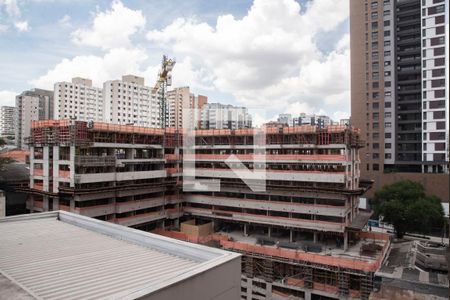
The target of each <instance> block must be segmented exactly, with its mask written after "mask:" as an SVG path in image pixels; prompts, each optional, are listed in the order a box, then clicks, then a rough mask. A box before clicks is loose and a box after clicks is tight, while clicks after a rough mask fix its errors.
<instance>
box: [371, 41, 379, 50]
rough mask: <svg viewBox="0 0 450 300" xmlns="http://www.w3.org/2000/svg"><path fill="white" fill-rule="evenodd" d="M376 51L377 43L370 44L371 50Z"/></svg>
mask: <svg viewBox="0 0 450 300" xmlns="http://www.w3.org/2000/svg"><path fill="white" fill-rule="evenodd" d="M377 49H378V42H373V43H372V50H377Z"/></svg>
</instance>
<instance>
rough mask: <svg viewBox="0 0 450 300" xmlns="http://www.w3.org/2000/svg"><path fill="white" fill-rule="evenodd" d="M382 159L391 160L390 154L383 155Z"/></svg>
mask: <svg viewBox="0 0 450 300" xmlns="http://www.w3.org/2000/svg"><path fill="white" fill-rule="evenodd" d="M384 158H385V159H391V158H392V154H391V153H385V154H384Z"/></svg>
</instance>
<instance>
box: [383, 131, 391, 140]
mask: <svg viewBox="0 0 450 300" xmlns="http://www.w3.org/2000/svg"><path fill="white" fill-rule="evenodd" d="M384 138H385V139H390V138H392V133H390V132H386V133H385V134H384Z"/></svg>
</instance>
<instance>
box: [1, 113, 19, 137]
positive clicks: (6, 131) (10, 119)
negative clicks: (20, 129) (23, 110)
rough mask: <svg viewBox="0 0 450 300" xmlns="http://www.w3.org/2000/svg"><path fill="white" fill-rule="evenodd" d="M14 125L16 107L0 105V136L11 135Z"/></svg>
mask: <svg viewBox="0 0 450 300" xmlns="http://www.w3.org/2000/svg"><path fill="white" fill-rule="evenodd" d="M15 125H16V108H15V107H14V106H1V107H0V136H13V135H14V134H15V131H14V130H15Z"/></svg>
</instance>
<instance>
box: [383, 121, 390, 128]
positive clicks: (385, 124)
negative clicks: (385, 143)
mask: <svg viewBox="0 0 450 300" xmlns="http://www.w3.org/2000/svg"><path fill="white" fill-rule="evenodd" d="M391 127H392V123H391V122H385V123H384V128H391Z"/></svg>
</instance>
